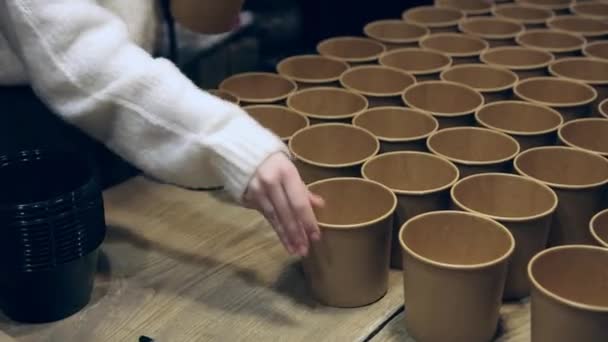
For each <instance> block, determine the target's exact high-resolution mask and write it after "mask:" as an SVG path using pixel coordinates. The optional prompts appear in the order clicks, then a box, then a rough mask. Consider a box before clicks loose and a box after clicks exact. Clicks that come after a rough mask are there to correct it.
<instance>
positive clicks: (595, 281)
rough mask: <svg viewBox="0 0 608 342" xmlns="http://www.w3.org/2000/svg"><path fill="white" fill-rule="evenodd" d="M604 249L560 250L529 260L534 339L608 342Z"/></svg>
mask: <svg viewBox="0 0 608 342" xmlns="http://www.w3.org/2000/svg"><path fill="white" fill-rule="evenodd" d="M607 264H608V249H606V248H601V247H593V246H578V245H574V246H563V247H556V248H551V249H548V250H545V251H543V252H541V253H539V254H538V255H537V256H535V257H534V259H532V261H531V262H530V265H529V266H528V274H529V277H530V280H531V282H532V284H533V286H534V288H533V291H532V296H531V312H532V317H531V318H532V321H531V325H532V336H531V337H532V341H538V342H567V341H568V342H569V341H585V342H602V341H608V329H606V326H607V325H608V298H607V296H606V294H607V293H608V282H606V278H608V268H607V267H606V265H607Z"/></svg>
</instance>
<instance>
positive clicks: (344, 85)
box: [340, 65, 416, 97]
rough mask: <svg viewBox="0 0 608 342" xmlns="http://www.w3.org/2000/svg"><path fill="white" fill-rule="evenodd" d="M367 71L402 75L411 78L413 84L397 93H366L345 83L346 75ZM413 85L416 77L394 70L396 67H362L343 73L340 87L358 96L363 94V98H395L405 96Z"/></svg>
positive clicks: (397, 69)
mask: <svg viewBox="0 0 608 342" xmlns="http://www.w3.org/2000/svg"><path fill="white" fill-rule="evenodd" d="M366 69H376V70H387V71H391V72H394V73H397V74H401V75H402V76H405V77H407V78H409V80H410V81H411V82H412V83H411V84H410V85H409V86H407V87H405V88H404V89H402V90H399V91H395V92H392V93H376V92H371V91H364V90H360V89H357V88H355V87H353V86H352V85H350V84H347V83H346V82H344V77H345V76H346V75H349V74H351V73H354V72H357V71H359V70H366ZM412 84H416V77H414V76H412V75H411V74H410V73H408V72H406V71H403V70H401V69H399V68H394V67H390V66H385V65H360V66H355V67H352V68H349V69H348V70H346V71H344V72H343V73H342V75H340V85H341V86H342V88H344V89H346V90H348V91H351V92H353V93H357V94H361V95H363V96H370V97H395V96H401V94H403V92H404V91H405V89H407V88H409V87H410V86H411V85H412Z"/></svg>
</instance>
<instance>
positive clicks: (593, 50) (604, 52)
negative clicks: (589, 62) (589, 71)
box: [584, 41, 608, 60]
mask: <svg viewBox="0 0 608 342" xmlns="http://www.w3.org/2000/svg"><path fill="white" fill-rule="evenodd" d="M584 52H585V55H586V56H588V57H595V58H600V59H604V60H608V42H607V41H598V42H593V43H591V44H587V46H585V49H584Z"/></svg>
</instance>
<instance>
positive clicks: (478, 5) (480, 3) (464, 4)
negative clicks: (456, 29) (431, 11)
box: [434, 0, 493, 17]
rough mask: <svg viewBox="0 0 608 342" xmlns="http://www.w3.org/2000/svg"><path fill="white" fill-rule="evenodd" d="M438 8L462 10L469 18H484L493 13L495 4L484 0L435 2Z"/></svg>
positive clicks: (436, 0)
mask: <svg viewBox="0 0 608 342" xmlns="http://www.w3.org/2000/svg"><path fill="white" fill-rule="evenodd" d="M434 2H435V6H436V7H447V8H454V9H457V10H461V11H462V12H464V14H465V15H466V16H467V17H475V16H484V15H490V14H491V13H492V7H493V4H492V2H490V1H484V0H435V1H434Z"/></svg>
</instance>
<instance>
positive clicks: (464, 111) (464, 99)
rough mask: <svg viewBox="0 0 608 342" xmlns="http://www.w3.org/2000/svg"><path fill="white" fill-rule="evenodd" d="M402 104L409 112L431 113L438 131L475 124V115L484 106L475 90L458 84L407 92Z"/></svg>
mask: <svg viewBox="0 0 608 342" xmlns="http://www.w3.org/2000/svg"><path fill="white" fill-rule="evenodd" d="M403 102H404V103H405V104H406V105H407V106H408V107H410V108H414V109H418V110H421V111H424V112H428V113H431V114H432V115H433V116H434V117H435V118H436V119H437V121H439V129H443V128H447V127H456V126H471V125H473V124H475V117H474V113H475V112H476V111H477V110H478V109H479V108H481V106H483V104H484V98H483V96H482V95H481V93H479V92H478V91H476V90H475V89H473V88H471V87H469V86H466V85H463V84H460V83H455V82H445V81H427V82H422V83H417V84H414V85H412V86H410V87H409V88H407V89H406V90H405V93H404V94H403Z"/></svg>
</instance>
